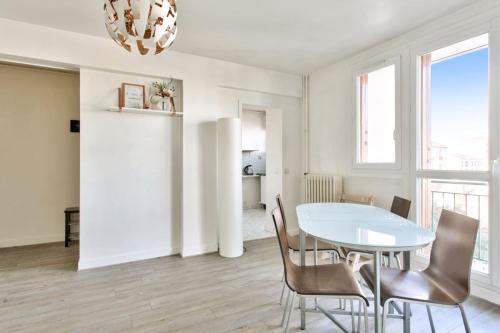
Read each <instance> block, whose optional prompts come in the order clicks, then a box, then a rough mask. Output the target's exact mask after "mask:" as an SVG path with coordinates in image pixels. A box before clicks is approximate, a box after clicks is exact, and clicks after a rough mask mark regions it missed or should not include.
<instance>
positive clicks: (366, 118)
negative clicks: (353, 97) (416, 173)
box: [358, 65, 396, 163]
mask: <svg viewBox="0 0 500 333" xmlns="http://www.w3.org/2000/svg"><path fill="white" fill-rule="evenodd" d="M358 80H359V83H358V84H359V94H358V98H359V118H358V119H359V123H358V133H359V138H358V142H359V144H358V162H359V163H395V162H396V142H395V140H394V131H395V123H396V66H395V65H391V66H387V67H384V68H381V69H378V70H376V71H373V72H370V73H366V74H364V75H361V76H359V78H358Z"/></svg>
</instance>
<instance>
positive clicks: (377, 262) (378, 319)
mask: <svg viewBox="0 0 500 333" xmlns="http://www.w3.org/2000/svg"><path fill="white" fill-rule="evenodd" d="M381 264H382V254H381V252H380V251H377V252H375V254H374V256H373V269H374V272H375V276H374V278H375V288H373V289H374V290H373V296H374V299H373V308H374V314H375V333H381V332H382V316H381V312H380V266H381Z"/></svg>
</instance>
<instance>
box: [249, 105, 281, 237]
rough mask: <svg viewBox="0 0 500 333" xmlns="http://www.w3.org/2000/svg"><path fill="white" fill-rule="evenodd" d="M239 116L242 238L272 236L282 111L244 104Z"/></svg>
mask: <svg viewBox="0 0 500 333" xmlns="http://www.w3.org/2000/svg"><path fill="white" fill-rule="evenodd" d="M240 118H241V128H242V133H241V135H242V140H241V142H242V147H241V152H242V166H241V168H242V182H243V186H242V189H243V195H242V197H243V240H244V241H248V240H254V239H262V238H269V237H274V236H275V235H276V231H275V229H274V225H273V222H272V219H271V211H272V209H273V208H274V207H275V206H276V205H275V202H274V200H275V196H276V194H277V193H282V182H283V180H282V178H283V173H282V163H283V162H282V159H283V157H282V155H283V138H282V112H281V110H277V109H268V108H265V107H259V106H251V105H243V107H242V109H241V112H240Z"/></svg>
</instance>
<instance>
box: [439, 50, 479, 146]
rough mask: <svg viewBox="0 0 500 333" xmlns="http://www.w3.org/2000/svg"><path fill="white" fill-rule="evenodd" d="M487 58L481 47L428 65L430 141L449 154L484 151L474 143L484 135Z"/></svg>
mask: <svg viewBox="0 0 500 333" xmlns="http://www.w3.org/2000/svg"><path fill="white" fill-rule="evenodd" d="M488 57H489V56H488V49H487V48H485V49H481V50H478V51H475V52H472V53H468V54H465V55H462V56H458V57H455V58H451V59H448V60H444V61H441V62H437V63H435V64H433V65H432V73H431V78H432V117H431V122H432V141H433V142H435V143H440V144H445V145H447V146H449V147H450V153H451V152H457V151H460V152H461V153H464V154H475V155H477V154H478V152H479V153H480V154H481V153H483V154H484V151H485V149H481V148H480V147H478V143H479V142H481V141H483V140H487V138H488V100H489V91H488V89H489V88H488V87H489V83H488ZM481 138H482V140H481ZM483 147H485V146H484V145H483ZM485 148H486V147H485Z"/></svg>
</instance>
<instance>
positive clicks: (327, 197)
mask: <svg viewBox="0 0 500 333" xmlns="http://www.w3.org/2000/svg"><path fill="white" fill-rule="evenodd" d="M341 196H342V177H341V176H335V175H315V174H307V175H306V203H311V202H338V201H340V197H341Z"/></svg>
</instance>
